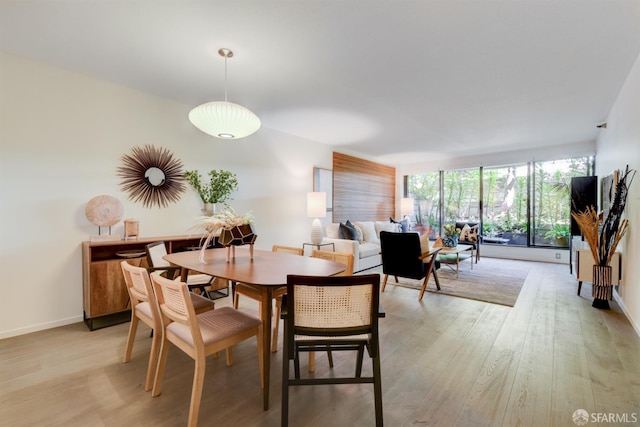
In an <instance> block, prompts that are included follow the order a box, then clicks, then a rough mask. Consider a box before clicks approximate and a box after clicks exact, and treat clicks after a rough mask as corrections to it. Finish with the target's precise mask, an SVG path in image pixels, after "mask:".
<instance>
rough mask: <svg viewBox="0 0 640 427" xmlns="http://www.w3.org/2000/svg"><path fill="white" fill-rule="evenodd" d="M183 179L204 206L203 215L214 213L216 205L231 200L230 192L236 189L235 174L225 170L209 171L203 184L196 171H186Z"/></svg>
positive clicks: (236, 180)
mask: <svg viewBox="0 0 640 427" xmlns="http://www.w3.org/2000/svg"><path fill="white" fill-rule="evenodd" d="M184 178H185V179H186V180H187V182H188V183H189V184H190V185H191V186H192V187H193V188H194V189H195V190H196V191H197V192H198V195H199V196H200V200H202V203H203V204H204V208H203V212H204V213H205V215H212V214H213V213H214V212H215V205H216V203H224V204H226V203H225V202H226V201H227V200H229V199H230V198H231V192H232V191H235V190H237V189H238V179H237V178H236V174H234V173H233V172H230V171H225V170H222V169H220V170H216V169H213V170H210V171H209V182H204V181H203V180H202V176H201V175H200V173H199V172H198V171H196V170H191V171H186V172H185V173H184Z"/></svg>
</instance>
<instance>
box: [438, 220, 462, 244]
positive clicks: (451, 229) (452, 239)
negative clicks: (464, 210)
mask: <svg viewBox="0 0 640 427" xmlns="http://www.w3.org/2000/svg"><path fill="white" fill-rule="evenodd" d="M442 228H443V229H444V237H443V238H442V244H443V245H444V246H445V247H447V248H455V247H456V246H458V240H459V239H460V233H461V232H462V230H461V229H460V228H457V227H456V225H455V224H445V225H443V226H442Z"/></svg>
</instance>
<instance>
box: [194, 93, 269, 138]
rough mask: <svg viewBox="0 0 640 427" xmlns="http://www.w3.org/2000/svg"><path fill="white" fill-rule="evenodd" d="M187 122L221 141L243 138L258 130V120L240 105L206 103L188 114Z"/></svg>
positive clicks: (217, 102)
mask: <svg viewBox="0 0 640 427" xmlns="http://www.w3.org/2000/svg"><path fill="white" fill-rule="evenodd" d="M189 121H190V122H191V123H192V124H193V125H194V126H195V127H197V128H198V129H200V130H201V131H202V132H204V133H206V134H209V135H211V136H214V137H216V138H222V139H239V138H244V137H247V136H249V135H251V134H252V133H254V132H256V131H257V130H258V129H260V125H261V122H260V119H259V118H258V116H256V115H255V114H254V113H253V112H252V111H251V110H249V109H247V108H245V107H243V106H242V105H238V104H234V103H233V102H227V101H215V102H207V103H205V104H202V105H198V106H197V107H195V108H194V109H193V110H191V112H189Z"/></svg>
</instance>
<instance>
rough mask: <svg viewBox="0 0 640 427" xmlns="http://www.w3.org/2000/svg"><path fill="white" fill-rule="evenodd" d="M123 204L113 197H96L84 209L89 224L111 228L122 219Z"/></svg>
mask: <svg viewBox="0 0 640 427" xmlns="http://www.w3.org/2000/svg"><path fill="white" fill-rule="evenodd" d="M123 211H124V210H123V208H122V203H121V202H120V200H118V199H116V198H115V197H113V196H107V195H102V196H96V197H94V198H93V199H91V200H89V202H88V203H87V206H86V207H85V209H84V213H85V215H86V216H87V219H88V220H89V222H91V223H92V224H94V225H97V226H98V227H110V226H112V225H114V224H117V223H118V222H120V220H121V219H122V214H123Z"/></svg>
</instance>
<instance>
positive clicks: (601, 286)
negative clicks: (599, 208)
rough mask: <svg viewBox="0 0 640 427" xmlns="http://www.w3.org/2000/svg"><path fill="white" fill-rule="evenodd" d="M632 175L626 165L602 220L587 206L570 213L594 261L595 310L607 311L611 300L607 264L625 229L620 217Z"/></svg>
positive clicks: (593, 290) (608, 266)
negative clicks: (582, 209)
mask: <svg viewBox="0 0 640 427" xmlns="http://www.w3.org/2000/svg"><path fill="white" fill-rule="evenodd" d="M635 174H636V171H635V170H633V169H629V165H627V167H626V169H625V171H624V173H623V174H621V176H620V178H619V180H618V182H617V183H616V184H615V193H614V195H613V199H612V201H611V206H610V208H609V212H608V214H607V217H606V218H602V217H601V215H600V214H598V212H596V209H595V208H594V207H593V206H589V207H587V209H585V210H584V211H582V212H578V213H575V212H572V213H571V215H572V216H573V218H574V219H575V220H576V222H577V223H578V226H579V227H580V231H582V235H583V236H584V239H585V240H586V241H587V243H588V244H589V248H590V249H591V254H592V255H593V259H594V261H595V265H594V266H593V287H592V291H591V292H592V296H593V297H594V300H593V304H592V305H593V307H596V308H605V309H607V308H609V302H608V300H610V299H611V298H612V297H613V286H612V277H611V266H610V265H609V264H610V263H611V258H612V257H613V255H614V254H615V252H616V248H617V247H618V243H620V239H622V237H623V236H624V235H625V233H626V232H627V229H628V228H629V221H628V220H627V219H626V218H622V213H623V212H624V208H625V206H626V204H627V195H628V192H629V186H631V182H632V181H633V178H634V176H635ZM601 222H602V224H601Z"/></svg>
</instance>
